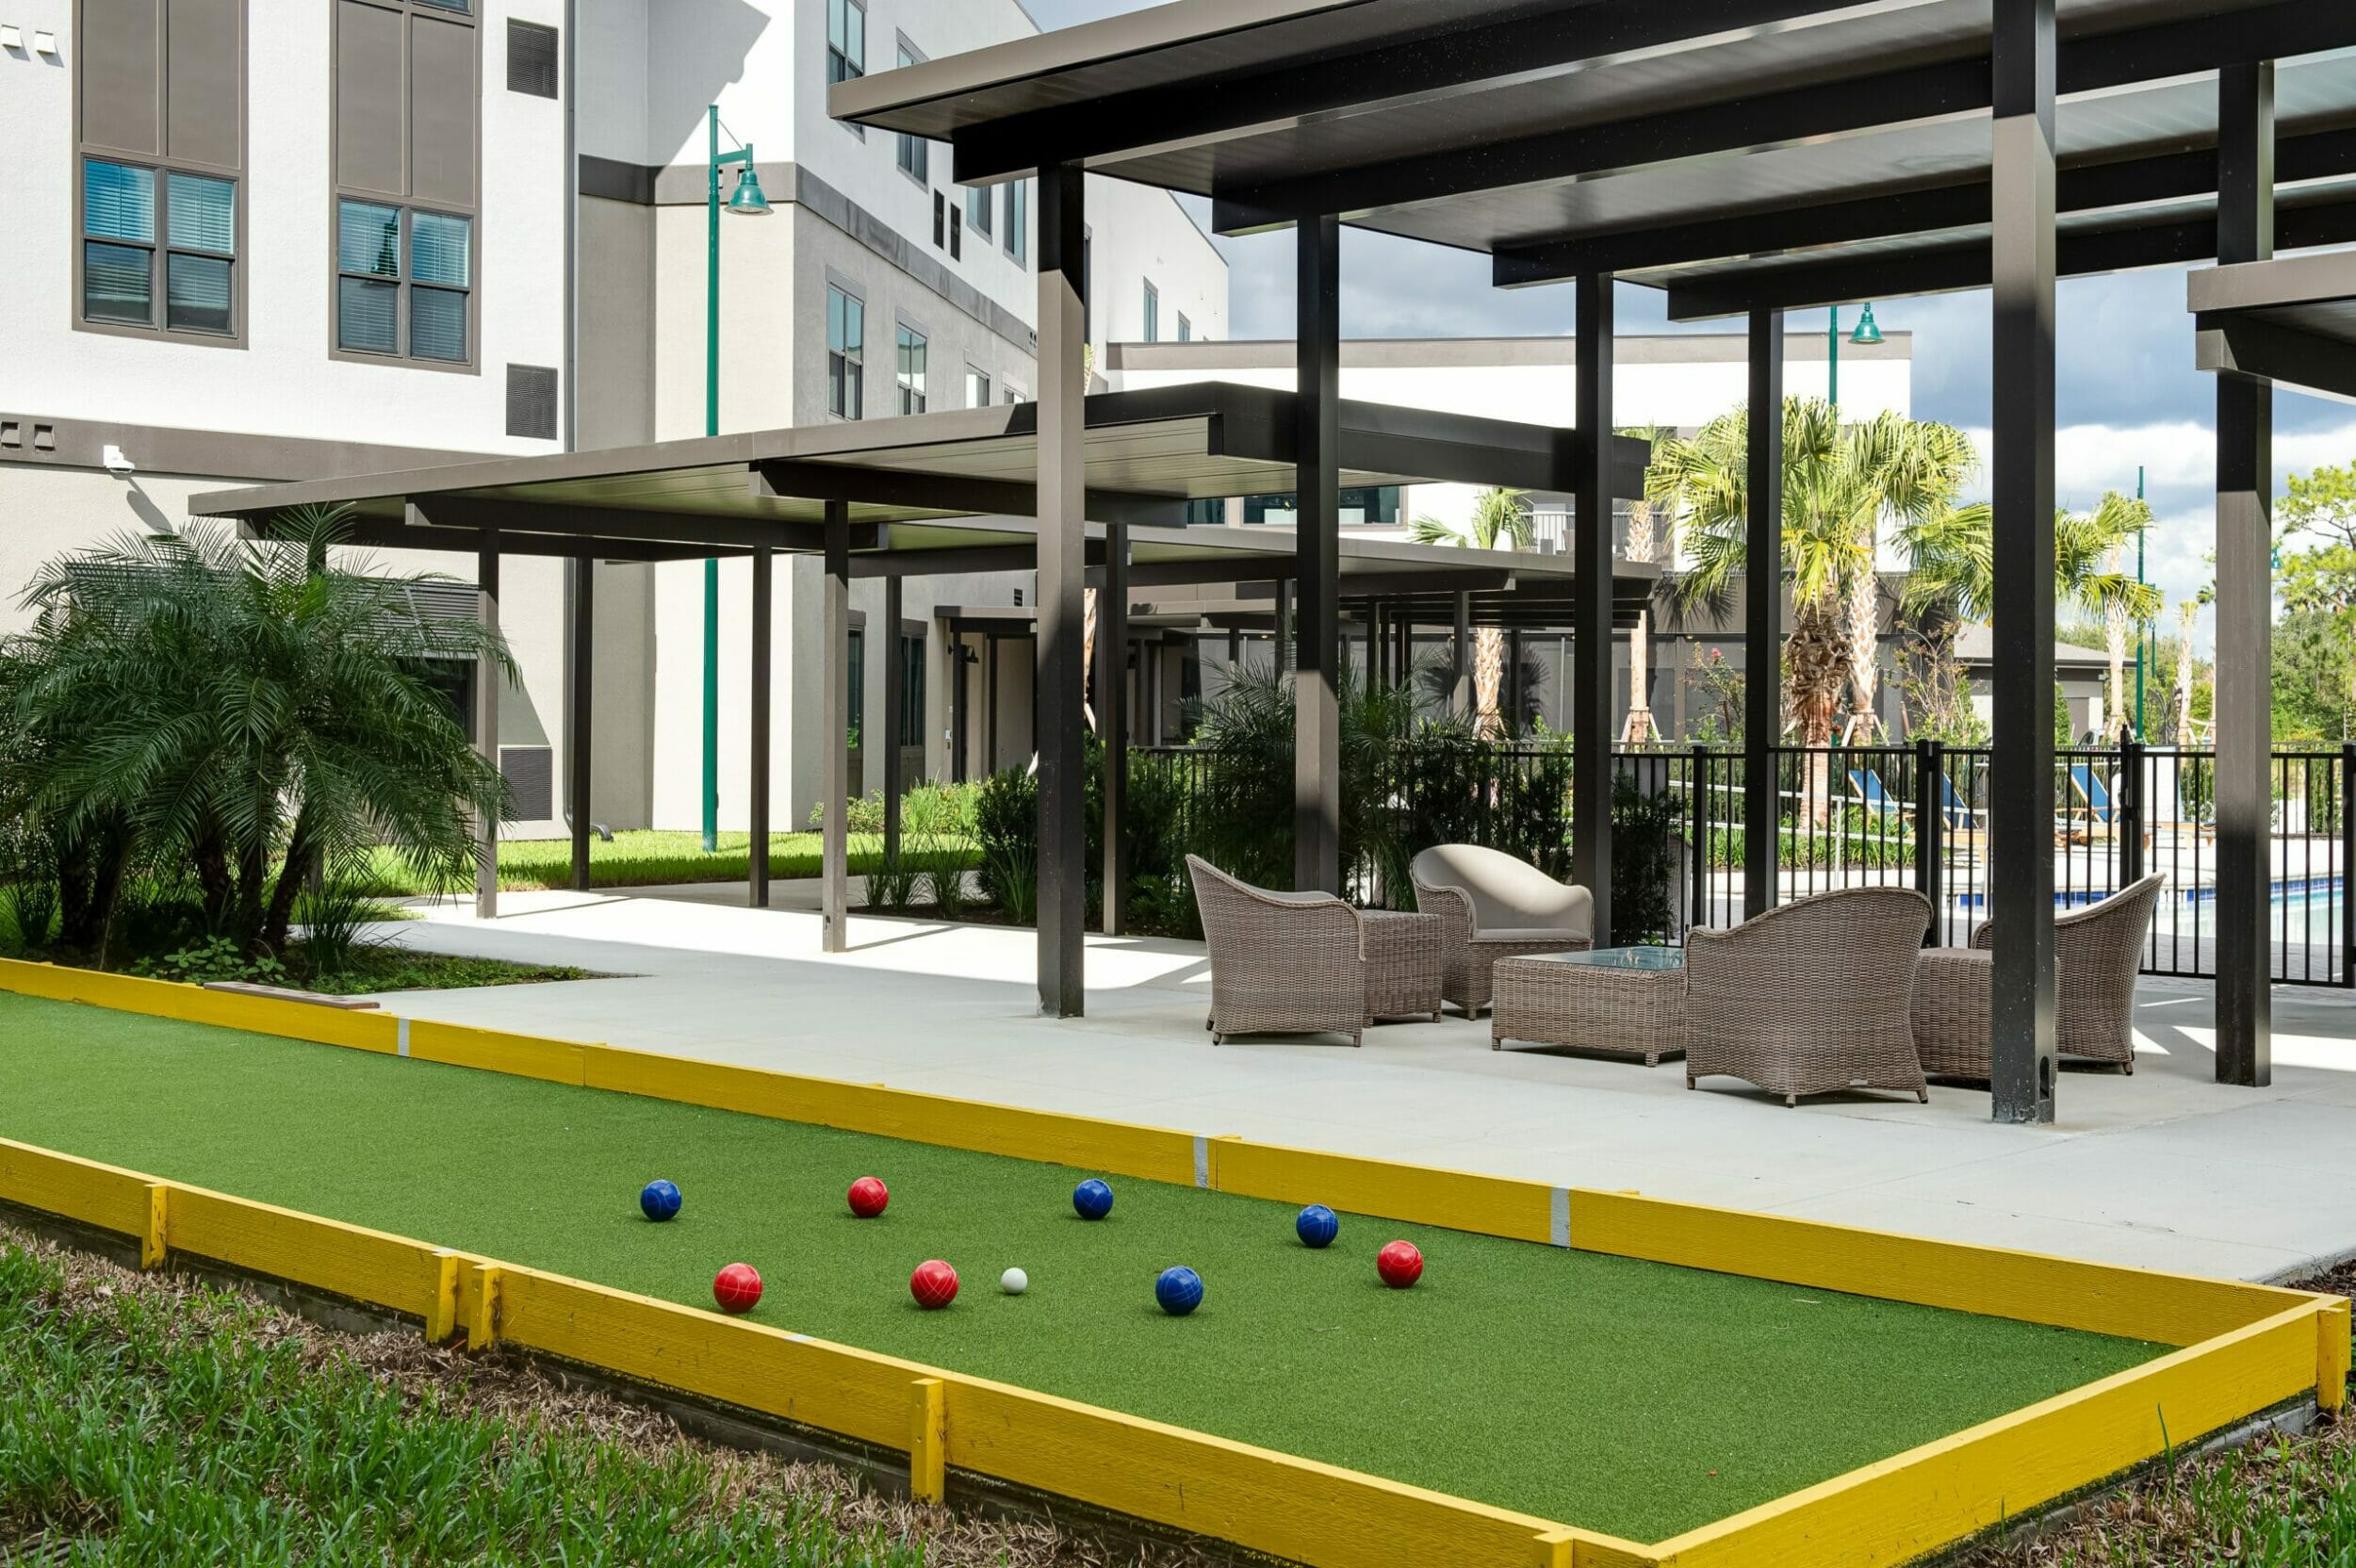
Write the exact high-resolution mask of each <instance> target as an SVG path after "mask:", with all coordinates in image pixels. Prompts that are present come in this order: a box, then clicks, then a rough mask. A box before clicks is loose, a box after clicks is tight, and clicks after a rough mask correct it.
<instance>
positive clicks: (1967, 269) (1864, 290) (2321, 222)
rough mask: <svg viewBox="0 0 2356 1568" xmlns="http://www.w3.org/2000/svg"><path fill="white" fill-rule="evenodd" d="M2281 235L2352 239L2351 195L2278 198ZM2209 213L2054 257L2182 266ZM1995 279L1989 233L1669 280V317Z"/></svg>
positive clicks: (2087, 267) (2058, 263) (2209, 241)
mask: <svg viewBox="0 0 2356 1568" xmlns="http://www.w3.org/2000/svg"><path fill="white" fill-rule="evenodd" d="M2277 233H2278V235H2279V237H2280V242H2281V244H2282V248H2283V249H2285V250H2304V249H2308V248H2310V247H2313V246H2318V245H2344V244H2348V243H2351V242H2356V197H2350V196H2348V194H2346V193H2345V192H2342V191H2338V190H2332V189H2325V190H2320V191H2306V192H2293V193H2289V194H2286V195H2284V196H2283V197H2282V199H2281V202H2280V214H2279V217H2278V221H2277ZM2216 256H2217V221H2216V220H2215V219H2214V218H2213V217H2210V216H2206V215H2203V216H2201V217H2197V218H2190V219H2187V218H2184V217H2182V216H2180V215H2177V214H2172V213H2171V214H2166V215H2162V216H2157V217H2152V218H2150V219H2147V220H2145V221H2140V222H2136V221H2127V222H2121V223H2119V224H2118V225H2116V226H2113V227H2106V228H2103V229H2102V230H2099V231H2096V232H2092V233H2085V232H2081V233H2078V234H2068V235H2063V236H2062V237H2061V238H2060V240H2059V243H2058V246H2057V249H2056V251H2055V255H2054V266H2055V270H2056V271H2057V273H2058V274H2059V275H2060V276H2062V277H2065V278H2070V277H2084V276H2087V275H2090V274H2093V273H2098V272H2123V271H2130V270H2135V269H2137V268H2145V267H2171V266H2182V265H2185V264H2188V263H2192V262H2199V261H2207V260H2212V259H2214V258H2215V257H2216ZM1993 279H1994V266H1993V262H1992V260H1991V250H1990V245H1989V242H1988V240H1985V239H1968V240H1957V241H1940V242H1937V243H1932V244H1926V245H1924V246H1922V248H1920V249H1915V250H1905V251H1899V252H1894V253H1880V254H1875V255H1871V256H1854V257H1850V258H1846V259H1841V260H1834V261H1825V262H1818V263H1814V264H1809V265H1802V266H1785V267H1775V266H1762V267H1760V268H1759V269H1758V270H1739V269H1738V270H1729V271H1727V272H1726V273H1724V274H1721V275H1719V276H1715V277H1710V278H1703V279H1696V280H1695V281H1694V282H1693V283H1689V284H1676V283H1672V284H1671V285H1670V286H1669V289H1668V294H1669V310H1668V314H1669V319H1671V320H1673V321H1701V320H1709V319H1712V318H1715V317H1721V316H1740V315H1742V314H1744V313H1745V312H1748V311H1751V310H1757V309H1762V308H1778V309H1786V310H1802V309H1806V308H1808V307H1810V306H1816V305H1827V304H1845V303H1847V302H1851V301H1855V300H1865V299H1876V300H1890V299H1898V298H1901V297H1904V296H1906V295H1909V294H1939V293H1944V292H1947V291H1949V290H1953V289H1958V288H1986V287H1988V286H1989V284H1990V283H1991V282H1992V281H1993Z"/></svg>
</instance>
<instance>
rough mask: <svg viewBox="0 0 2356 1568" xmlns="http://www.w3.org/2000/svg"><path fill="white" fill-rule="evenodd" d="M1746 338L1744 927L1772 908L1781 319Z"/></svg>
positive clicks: (1779, 669)
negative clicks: (1748, 391)
mask: <svg viewBox="0 0 2356 1568" xmlns="http://www.w3.org/2000/svg"><path fill="white" fill-rule="evenodd" d="M1750 331H1751V338H1750V416H1749V417H1750V428H1749V433H1748V444H1749V449H1748V452H1747V454H1746V456H1747V461H1748V465H1749V466H1748V469H1747V472H1746V473H1745V474H1744V476H1743V500H1744V503H1745V506H1746V508H1747V514H1746V515H1745V516H1744V518H1743V529H1742V542H1743V578H1742V914H1743V918H1744V919H1755V918H1757V917H1758V916H1759V915H1763V914H1765V913H1766V912H1767V911H1768V910H1770V909H1772V908H1774V907H1775V845H1776V835H1777V831H1778V829H1777V825H1776V816H1777V806H1778V804H1779V801H1778V798H1777V795H1776V791H1775V783H1776V780H1775V742H1776V739H1777V738H1778V736H1779V735H1780V734H1781V731H1782V728H1783V625H1782V621H1783V351H1784V340H1783V312H1782V311H1779V310H1755V311H1753V312H1751V319H1750ZM1700 847H1701V846H1698V845H1697V846H1695V848H1696V852H1697V853H1698V852H1699V850H1700Z"/></svg>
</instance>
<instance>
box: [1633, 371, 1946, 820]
mask: <svg viewBox="0 0 2356 1568" xmlns="http://www.w3.org/2000/svg"><path fill="white" fill-rule="evenodd" d="M1782 412H1783V518H1782V554H1783V559H1782V562H1781V563H1780V564H1781V567H1782V570H1783V571H1784V573H1785V574H1786V575H1788V577H1789V578H1790V581H1791V592H1792V629H1791V632H1790V634H1789V636H1788V637H1787V638H1786V640H1785V643H1784V670H1785V681H1786V688H1785V689H1786V692H1787V694H1788V695H1789V699H1790V700H1789V705H1788V711H1789V712H1790V714H1791V716H1792V720H1793V721H1794V722H1795V723H1796V724H1797V725H1798V727H1799V730H1800V738H1801V740H1802V742H1803V743H1806V744H1808V745H1809V746H1819V747H1821V746H1824V745H1826V744H1828V743H1830V742H1831V740H1832V738H1833V735H1834V732H1835V730H1836V728H1837V727H1839V724H1840V718H1841V693H1842V691H1843V690H1844V688H1845V689H1850V690H1852V691H1853V692H1854V694H1855V695H1854V697H1853V699H1852V703H1851V721H1850V727H1851V729H1852V730H1855V729H1856V728H1857V727H1859V726H1860V725H1864V726H1870V725H1871V722H1872V716H1873V689H1874V685H1875V682H1876V675H1877V672H1876V670H1875V667H1874V660H1875V654H1876V651H1877V639H1878V635H1879V631H1880V628H1879V626H1878V624H1877V612H1878V609H1879V604H1878V597H1877V596H1878V586H1879V579H1878V574H1877V568H1878V564H1879V562H1878V553H1879V543H1880V534H1881V527H1882V524H1883V522H1884V520H1885V519H1891V520H1894V521H1895V522H1897V523H1898V524H1899V525H1900V527H1901V529H1902V530H1903V529H1906V528H1913V527H1921V526H1926V525H1928V524H1930V523H1932V522H1934V521H1936V520H1937V519H1939V518H1941V517H1944V516H1945V515H1948V514H1949V513H1950V512H1952V511H1953V510H1954V508H1955V498H1956V496H1957V495H1958V493H1959V492H1960V491H1961V489H1962V486H1963V482H1964V481H1965V480H1966V479H1967V478H1968V477H1969V476H1970V474H1971V473H1972V469H1973V468H1974V467H1975V466H1976V462H1975V459H1974V458H1973V456H1972V444H1971V442H1970V441H1969V440H1968V439H1967V438H1966V437H1965V436H1964V434H1963V433H1962V432H1961V431H1959V430H1957V429H1955V427H1954V426H1952V425H1941V424H1937V423H1933V422H1931V421H1927V420H1915V419H1908V418H1906V417H1903V416H1900V415H1896V414H1884V415H1881V416H1879V417H1876V418H1873V419H1872V420H1869V421H1867V422H1865V423H1862V424H1855V425H1843V424H1841V422H1840V418H1839V416H1838V415H1837V414H1836V413H1835V412H1834V410H1833V408H1832V406H1831V405H1830V404H1828V403H1826V402H1824V400H1822V399H1814V398H1811V399H1800V398H1792V399H1789V400H1786V401H1785V403H1784V406H1783V411H1782ZM1749 438H1750V414H1749V411H1748V410H1747V409H1736V410H1734V411H1733V412H1731V413H1728V414H1723V415H1720V416H1719V417H1717V418H1715V419H1712V420H1711V421H1710V423H1709V424H1708V425H1705V426H1704V427H1703V428H1702V430H1701V432H1700V433H1698V434H1697V435H1695V436H1693V437H1692V438H1691V439H1686V438H1683V437H1676V436H1673V437H1671V438H1669V439H1668V440H1666V441H1664V442H1662V443H1661V449H1660V453H1659V456H1658V457H1657V459H1656V460H1655V462H1654V464H1653V466H1652V469H1651V471H1650V473H1649V474H1648V475H1647V476H1646V480H1645V489H1646V492H1647V494H1648V495H1649V496H1650V497H1651V498H1652V499H1653V500H1654V502H1655V503H1656V504H1668V505H1671V506H1674V507H1675V508H1676V509H1677V515H1678V517H1679V520H1680V527H1681V528H1682V530H1683V539H1684V542H1685V547H1686V552H1687V554H1688V555H1689V556H1690V557H1691V559H1692V564H1691V566H1690V567H1689V568H1688V569H1687V570H1686V571H1685V572H1683V573H1682V574H1681V575H1680V576H1679V577H1678V579H1677V584H1676V587H1675V589H1674V590H1673V593H1674V596H1675V597H1676V599H1677V603H1678V604H1680V605H1681V606H1686V607H1692V606H1700V605H1706V606H1709V607H1710V608H1711V609H1712V610H1715V611H1720V612H1723V610H1724V609H1725V607H1726V603H1727V600H1728V597H1729V596H1730V593H1731V590H1732V584H1733V580H1734V579H1735V578H1736V577H1737V576H1738V575H1741V574H1742V573H1743V572H1745V571H1746V570H1749V569H1751V567H1752V566H1753V563H1752V562H1751V561H1750V559H1749V546H1748V541H1747V539H1746V538H1745V536H1744V515H1745V514H1746V513H1747V511H1748V503H1749V495H1748V492H1749ZM1759 567H1760V569H1767V570H1772V569H1774V568H1773V566H1772V565H1771V564H1766V563H1760V564H1759ZM1860 648H1862V649H1863V655H1862V657H1861V658H1860V656H1859V651H1858V650H1859V649H1860ZM1808 792H1809V796H1810V807H1809V809H1810V813H1811V815H1812V816H1815V817H1821V816H1822V815H1823V813H1824V809H1825V808H1826V806H1827V804H1828V803H1829V799H1830V796H1829V776H1828V774H1827V772H1826V770H1825V768H1824V763H1823V761H1822V760H1821V759H1820V760H1819V762H1818V764H1817V766H1816V769H1815V772H1814V775H1813V776H1811V779H1810V782H1809V785H1808Z"/></svg>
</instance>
